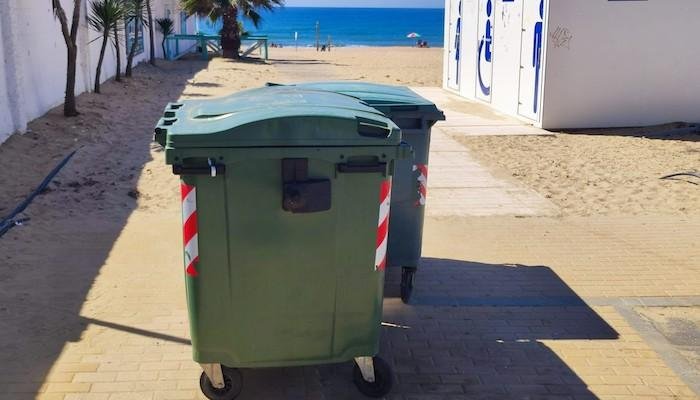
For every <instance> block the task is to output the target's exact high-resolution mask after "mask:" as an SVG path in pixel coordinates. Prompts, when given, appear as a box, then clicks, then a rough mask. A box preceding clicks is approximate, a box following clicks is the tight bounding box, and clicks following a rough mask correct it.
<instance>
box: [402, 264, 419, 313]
mask: <svg viewBox="0 0 700 400" xmlns="http://www.w3.org/2000/svg"><path fill="white" fill-rule="evenodd" d="M415 275H416V268H415V267H403V268H402V269H401V301H403V302H404V304H408V302H409V300H411V295H412V294H413V280H414V279H415Z"/></svg>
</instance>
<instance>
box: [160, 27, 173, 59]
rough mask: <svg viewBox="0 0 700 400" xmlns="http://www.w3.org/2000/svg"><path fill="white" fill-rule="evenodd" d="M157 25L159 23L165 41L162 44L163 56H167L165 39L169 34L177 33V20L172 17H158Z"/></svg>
mask: <svg viewBox="0 0 700 400" xmlns="http://www.w3.org/2000/svg"><path fill="white" fill-rule="evenodd" d="M156 25H158V31H160V33H161V34H162V35H163V41H162V42H161V44H160V45H161V46H162V47H163V57H164V58H167V52H166V51H165V40H166V39H167V38H168V36H170V35H172V34H173V33H175V21H173V20H172V19H170V18H167V17H166V18H156Z"/></svg>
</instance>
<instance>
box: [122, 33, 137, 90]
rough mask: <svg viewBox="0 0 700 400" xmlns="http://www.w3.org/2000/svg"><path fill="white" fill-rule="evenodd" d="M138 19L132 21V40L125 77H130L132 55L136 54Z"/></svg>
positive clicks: (132, 61)
mask: <svg viewBox="0 0 700 400" xmlns="http://www.w3.org/2000/svg"><path fill="white" fill-rule="evenodd" d="M137 24H138V21H135V22H134V42H133V43H132V44H131V49H129V57H128V58H127V60H126V73H125V74H124V75H125V76H127V77H131V74H132V70H133V65H134V55H135V54H136V45H137V44H138V42H139V27H138V25H137Z"/></svg>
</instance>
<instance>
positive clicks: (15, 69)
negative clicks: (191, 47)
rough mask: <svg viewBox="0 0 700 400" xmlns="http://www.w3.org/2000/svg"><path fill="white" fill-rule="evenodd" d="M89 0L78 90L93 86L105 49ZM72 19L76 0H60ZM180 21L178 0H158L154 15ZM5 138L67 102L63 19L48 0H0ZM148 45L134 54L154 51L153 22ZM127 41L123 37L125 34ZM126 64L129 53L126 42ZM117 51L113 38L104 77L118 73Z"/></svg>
mask: <svg viewBox="0 0 700 400" xmlns="http://www.w3.org/2000/svg"><path fill="white" fill-rule="evenodd" d="M88 2H90V0H83V5H82V11H81V19H80V30H79V33H78V47H79V50H78V59H77V63H78V65H77V74H76V86H75V91H76V95H77V94H80V93H82V92H85V91H90V90H92V88H93V86H94V79H95V76H94V75H95V72H96V71H95V69H96V67H97V61H98V58H99V53H100V46H101V40H96V41H94V42H91V41H92V40H93V39H95V38H97V37H99V36H100V35H99V33H98V32H94V31H92V30H91V29H89V28H88V24H87V18H86V15H87V10H88V9H89V7H88ZM61 3H62V5H63V7H64V10H65V11H66V14H67V17H68V20H69V23H70V21H71V18H72V10H73V5H72V4H73V1H72V0H61ZM167 9H170V10H171V18H172V19H173V20H174V21H176V26H178V24H179V22H178V21H179V10H178V9H177V0H153V18H154V19H155V18H160V17H163V16H165V14H166V10H167ZM155 32H156V37H155V43H154V45H155V49H156V56H157V57H162V50H161V45H160V41H161V39H162V37H161V35H160V34H158V33H157V29H155ZM0 33H1V34H2V36H1V37H2V41H0V42H2V43H0V57H1V58H0V61H2V62H0V94H2V97H0V143H2V142H3V141H5V140H6V139H7V137H9V136H10V135H11V134H12V133H13V132H15V131H20V132H22V131H24V130H25V129H26V124H27V122H28V121H30V120H32V119H35V118H37V117H40V116H41V115H43V114H44V113H46V111H48V110H49V109H51V108H53V107H55V106H58V105H60V104H62V103H63V98H64V95H65V77H66V46H65V43H64V41H63V36H62V34H61V30H60V24H59V22H58V21H57V20H56V19H55V18H54V15H53V10H52V8H51V2H50V1H49V0H41V1H38V0H37V1H34V0H33V1H26V0H0ZM144 35H145V38H144V46H145V48H144V51H143V53H141V54H139V55H137V56H136V57H135V58H134V63H135V64H136V63H138V62H142V61H144V60H146V59H148V56H149V48H150V47H149V40H148V28H147V27H144ZM122 41H123V40H122ZM122 46H123V43H122ZM121 51H122V69H124V68H126V55H125V54H124V51H125V50H124V48H123V47H122V50H121ZM115 72H116V56H115V52H114V47H113V46H112V45H111V43H110V44H108V47H107V51H106V53H105V59H104V63H103V65H102V76H101V81H105V80H107V79H110V78H111V77H113V76H114V74H115Z"/></svg>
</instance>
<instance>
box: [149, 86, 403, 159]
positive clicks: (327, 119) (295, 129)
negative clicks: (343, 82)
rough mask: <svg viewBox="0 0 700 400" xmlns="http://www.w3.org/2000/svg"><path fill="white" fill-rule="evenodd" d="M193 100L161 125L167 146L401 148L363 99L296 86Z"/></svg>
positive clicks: (392, 128)
mask: <svg viewBox="0 0 700 400" xmlns="http://www.w3.org/2000/svg"><path fill="white" fill-rule="evenodd" d="M219 100H220V101H211V100H208V101H202V102H188V103H187V106H183V107H181V108H180V109H178V110H177V112H176V113H174V114H173V116H172V117H170V118H167V117H165V118H162V119H161V120H160V121H159V123H158V126H157V127H156V139H157V140H158V141H159V142H161V144H164V145H166V147H167V148H204V147H287V146H305V147H306V146H385V145H398V144H399V143H400V141H401V132H400V130H399V128H398V127H397V126H396V125H395V124H394V123H393V122H392V121H391V120H390V119H388V118H386V117H385V116H384V115H383V114H381V113H380V112H379V111H377V110H375V109H374V108H372V107H369V106H368V105H367V104H365V103H363V102H362V101H360V100H358V99H356V98H353V97H350V96H345V95H341V94H337V93H332V92H324V91H315V90H308V89H302V88H297V87H269V88H262V89H254V90H248V91H244V92H239V93H237V94H234V95H231V96H227V97H225V98H222V99H219Z"/></svg>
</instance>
